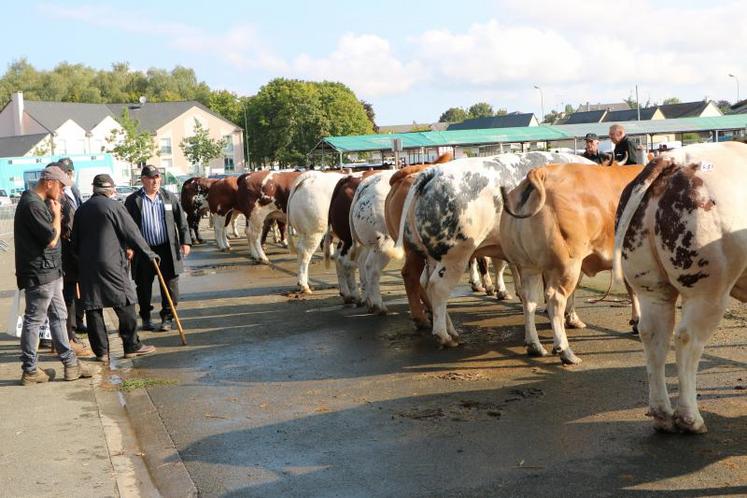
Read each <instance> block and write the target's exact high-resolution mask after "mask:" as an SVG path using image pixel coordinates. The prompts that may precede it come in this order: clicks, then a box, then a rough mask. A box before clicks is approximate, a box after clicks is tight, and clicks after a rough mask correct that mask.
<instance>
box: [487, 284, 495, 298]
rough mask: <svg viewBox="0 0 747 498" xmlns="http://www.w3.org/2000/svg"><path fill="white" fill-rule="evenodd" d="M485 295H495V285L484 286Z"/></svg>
mask: <svg viewBox="0 0 747 498" xmlns="http://www.w3.org/2000/svg"><path fill="white" fill-rule="evenodd" d="M485 295H486V296H495V287H493V286H492V285H489V286H487V287H485Z"/></svg>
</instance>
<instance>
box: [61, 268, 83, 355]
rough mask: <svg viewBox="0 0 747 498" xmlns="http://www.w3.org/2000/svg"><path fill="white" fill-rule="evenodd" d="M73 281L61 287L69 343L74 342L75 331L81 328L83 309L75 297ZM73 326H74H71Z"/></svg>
mask: <svg viewBox="0 0 747 498" xmlns="http://www.w3.org/2000/svg"><path fill="white" fill-rule="evenodd" d="M75 284H76V282H75V281H66V282H64V285H63V287H62V296H63V297H64V298H65V307H66V308H67V337H68V339H70V340H71V341H76V340H77V338H76V337H75V332H74V331H73V327H75V328H76V329H82V328H83V315H84V311H83V307H82V306H81V305H80V299H77V298H76V297H75ZM73 324H75V325H73Z"/></svg>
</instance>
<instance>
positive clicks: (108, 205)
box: [71, 175, 158, 360]
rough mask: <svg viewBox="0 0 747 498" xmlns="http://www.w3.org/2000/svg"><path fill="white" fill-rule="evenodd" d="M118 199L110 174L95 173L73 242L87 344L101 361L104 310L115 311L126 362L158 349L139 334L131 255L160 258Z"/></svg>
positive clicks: (106, 348) (106, 342)
mask: <svg viewBox="0 0 747 498" xmlns="http://www.w3.org/2000/svg"><path fill="white" fill-rule="evenodd" d="M115 195H116V190H115V188H114V181H113V180H112V179H111V177H110V176H109V175H96V177H94V179H93V196H92V197H91V198H90V199H89V200H88V201H87V202H85V203H83V205H82V206H81V207H80V208H78V210H77V211H76V213H75V222H74V223H73V234H72V238H71V244H72V247H73V251H74V252H75V253H76V255H77V256H78V261H80V262H81V264H80V265H79V268H78V279H79V280H78V281H79V283H80V301H81V304H82V305H83V309H84V310H85V311H86V320H87V322H88V340H89V342H90V343H91V348H92V349H93V352H94V353H95V354H96V357H97V358H98V359H99V360H105V358H106V356H107V354H108V352H109V340H108V336H107V334H106V325H105V323H104V314H103V308H109V307H111V308H114V312H115V313H116V314H117V318H118V319H119V335H120V337H121V338H122V342H123V344H124V352H125V358H131V357H134V356H140V355H144V354H148V353H152V352H154V351H155V350H156V348H155V347H153V346H147V345H145V344H142V343H141V342H140V340H139V339H138V336H137V314H136V313H135V302H136V300H137V298H136V296H135V291H134V289H133V288H132V283H131V282H130V275H129V271H130V270H129V261H128V260H129V255H130V254H131V252H130V251H132V250H134V251H136V252H137V253H138V254H139V255H140V256H141V257H142V258H143V259H145V261H149V262H150V264H153V263H152V261H154V260H157V259H158V256H157V255H156V254H155V253H153V251H151V250H150V248H149V247H148V244H147V243H146V242H145V241H144V240H143V237H142V236H141V235H140V231H139V230H138V229H137V226H136V225H135V223H134V222H133V221H132V218H131V217H130V215H129V214H128V213H127V210H125V208H124V206H122V204H121V203H119V202H118V201H116V200H114V199H113V198H112V197H113V196H115Z"/></svg>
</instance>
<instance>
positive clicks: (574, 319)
mask: <svg viewBox="0 0 747 498" xmlns="http://www.w3.org/2000/svg"><path fill="white" fill-rule="evenodd" d="M583 278H584V276H583V274H581V275H579V277H578V282H576V286H575V287H574V288H573V292H572V293H571V296H570V297H569V298H568V301H567V302H566V305H565V326H566V328H569V329H585V328H586V324H585V323H584V322H582V321H581V319H580V318H579V317H578V313H576V291H577V290H578V286H579V285H581V280H582V279H583Z"/></svg>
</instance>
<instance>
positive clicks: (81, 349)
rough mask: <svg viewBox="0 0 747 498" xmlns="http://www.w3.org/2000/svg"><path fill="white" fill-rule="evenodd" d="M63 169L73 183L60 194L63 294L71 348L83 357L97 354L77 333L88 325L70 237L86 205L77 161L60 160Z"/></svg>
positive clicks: (84, 329) (67, 158)
mask: <svg viewBox="0 0 747 498" xmlns="http://www.w3.org/2000/svg"><path fill="white" fill-rule="evenodd" d="M58 164H59V165H60V168H62V170H63V171H64V172H65V174H67V176H68V177H69V178H70V182H71V185H70V186H69V187H65V189H64V191H63V194H64V195H62V196H61V197H60V204H61V205H62V236H61V240H62V271H63V272H64V274H65V275H64V278H63V282H64V286H63V289H62V294H63V295H64V296H65V306H67V337H68V340H69V341H70V347H72V348H73V350H74V351H75V354H77V355H78V356H79V357H81V358H86V357H89V356H93V353H92V352H91V350H90V349H89V348H88V346H86V345H85V344H84V343H83V342H82V341H81V340H80V339H78V337H77V336H76V335H75V332H76V331H77V332H80V333H85V332H86V326H85V325H84V324H83V316H84V313H83V307H82V306H81V304H80V299H79V297H78V289H77V286H78V262H77V260H76V259H75V254H73V250H72V248H71V247H70V236H71V235H72V233H73V218H74V217H75V211H76V210H77V209H78V207H80V205H81V204H83V199H82V198H81V196H80V191H79V190H78V187H77V186H76V185H75V166H74V165H73V161H72V160H71V159H70V158H69V157H66V158H64V159H60V160H59V161H58Z"/></svg>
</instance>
